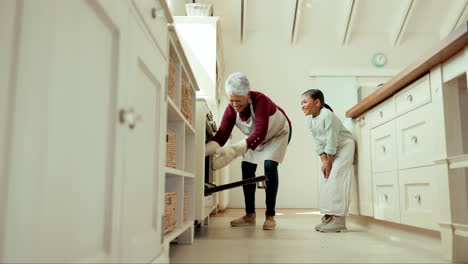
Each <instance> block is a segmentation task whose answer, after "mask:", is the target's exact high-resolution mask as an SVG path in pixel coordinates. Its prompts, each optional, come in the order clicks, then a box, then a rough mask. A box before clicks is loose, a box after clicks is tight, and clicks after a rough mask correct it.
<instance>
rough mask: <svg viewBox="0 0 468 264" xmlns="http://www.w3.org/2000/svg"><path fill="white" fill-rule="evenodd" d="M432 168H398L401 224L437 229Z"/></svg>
mask: <svg viewBox="0 0 468 264" xmlns="http://www.w3.org/2000/svg"><path fill="white" fill-rule="evenodd" d="M433 170H434V168H433V167H432V166H428V167H421V168H416V169H406V170H400V172H399V183H400V211H401V223H402V224H407V225H412V226H417V227H422V228H428V229H434V230H437V224H436V219H435V212H434V209H435V208H434V206H435V204H437V201H436V200H435V197H436V196H435V188H434V176H433V175H434V173H433Z"/></svg>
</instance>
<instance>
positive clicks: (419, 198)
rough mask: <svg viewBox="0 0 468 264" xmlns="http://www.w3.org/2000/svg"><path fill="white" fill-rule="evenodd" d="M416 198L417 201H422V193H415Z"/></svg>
mask: <svg viewBox="0 0 468 264" xmlns="http://www.w3.org/2000/svg"><path fill="white" fill-rule="evenodd" d="M414 199H415V200H416V201H418V202H421V195H419V194H415V195H414Z"/></svg>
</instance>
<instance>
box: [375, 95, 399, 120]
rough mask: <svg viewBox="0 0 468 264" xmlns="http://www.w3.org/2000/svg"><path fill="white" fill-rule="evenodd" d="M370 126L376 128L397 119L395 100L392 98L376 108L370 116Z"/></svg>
mask: <svg viewBox="0 0 468 264" xmlns="http://www.w3.org/2000/svg"><path fill="white" fill-rule="evenodd" d="M369 116H370V126H371V127H376V126H378V125H380V124H383V123H385V122H387V121H389V120H391V119H393V118H394V117H395V99H394V97H391V98H390V99H387V100H386V101H385V102H383V103H381V104H379V106H377V107H375V108H374V109H373V110H372V111H371V112H370V114H369Z"/></svg>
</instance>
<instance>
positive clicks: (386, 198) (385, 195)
mask: <svg viewBox="0 0 468 264" xmlns="http://www.w3.org/2000/svg"><path fill="white" fill-rule="evenodd" d="M383 196H384V198H385V201H388V195H387V194H386V193H384V195H383Z"/></svg>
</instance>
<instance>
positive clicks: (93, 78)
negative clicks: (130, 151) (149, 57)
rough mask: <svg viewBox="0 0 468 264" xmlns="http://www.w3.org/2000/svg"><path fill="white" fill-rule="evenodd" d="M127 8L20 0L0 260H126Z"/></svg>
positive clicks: (106, 3) (104, 3) (113, 4)
mask: <svg viewBox="0 0 468 264" xmlns="http://www.w3.org/2000/svg"><path fill="white" fill-rule="evenodd" d="M123 7H124V3H123V2H122V1H102V2H101V1H61V0H55V1H54V0H41V1H17V8H18V10H17V13H16V14H17V15H18V17H16V20H15V22H16V23H17V24H16V25H15V27H16V29H17V30H16V31H15V34H16V35H15V38H16V40H17V41H18V42H17V43H15V45H16V48H17V53H16V54H15V57H14V59H13V63H12V64H11V65H12V66H11V67H12V68H13V70H12V72H14V73H15V76H14V78H13V81H12V82H11V85H12V87H11V90H12V91H14V95H12V102H11V103H12V109H13V111H12V120H13V122H12V128H11V129H12V133H11V135H12V136H11V141H10V142H11V149H10V150H9V152H8V156H9V170H8V172H7V175H6V176H5V179H6V181H5V185H4V186H3V187H2V188H4V189H3V190H2V192H3V191H7V192H8V193H7V194H6V195H5V196H6V206H5V208H4V211H3V212H2V216H3V217H2V219H1V220H2V222H3V223H2V226H0V228H3V230H1V231H2V232H0V234H1V235H2V237H1V238H0V239H1V240H2V242H3V243H2V244H1V246H2V248H1V249H0V250H1V253H2V254H1V256H0V257H1V259H0V262H7V263H10V262H29V263H31V262H47V263H50V262H61V263H69V262H107V263H108V262H114V261H117V252H116V247H115V245H116V243H115V242H116V239H118V238H117V234H116V233H115V232H114V231H115V230H118V229H117V228H116V226H117V225H118V221H114V217H113V216H114V215H115V213H116V210H118V206H119V205H118V204H117V203H116V198H115V195H117V194H116V193H117V192H118V186H117V183H118V182H119V179H118V166H119V164H118V162H116V159H115V155H118V154H115V153H118V151H119V150H120V148H119V145H118V142H119V140H118V137H119V136H118V135H117V134H116V118H115V117H116V105H117V104H118V95H119V94H120V92H121V91H120V87H121V86H120V84H119V64H118V63H116V62H118V61H121V57H122V56H121V54H122V48H121V47H122V45H121V37H120V36H121V31H120V29H121V28H120V26H121V23H122V19H123V18H124V15H122V13H121V11H125V9H124V8H123ZM0 34H1V32H0Z"/></svg>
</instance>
